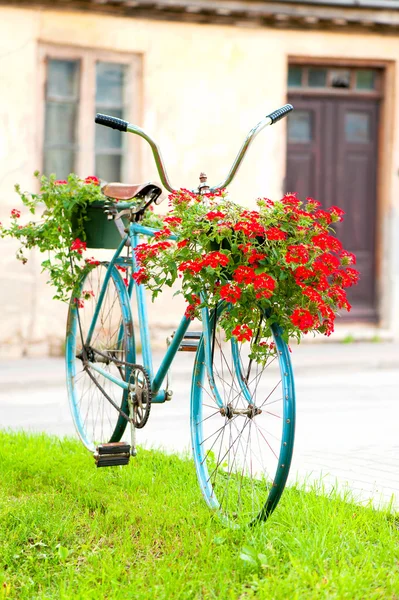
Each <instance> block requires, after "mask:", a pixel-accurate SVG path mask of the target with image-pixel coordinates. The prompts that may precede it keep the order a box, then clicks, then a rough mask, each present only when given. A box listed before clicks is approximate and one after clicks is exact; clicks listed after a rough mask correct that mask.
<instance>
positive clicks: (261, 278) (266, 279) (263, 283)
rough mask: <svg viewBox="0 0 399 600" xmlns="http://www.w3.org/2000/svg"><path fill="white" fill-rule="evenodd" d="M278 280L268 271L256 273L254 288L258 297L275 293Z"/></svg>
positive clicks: (267, 296) (266, 296)
mask: <svg viewBox="0 0 399 600" xmlns="http://www.w3.org/2000/svg"><path fill="white" fill-rule="evenodd" d="M275 287H276V282H275V280H274V279H273V277H270V275H267V274H266V273H261V275H256V277H255V279H254V290H255V292H256V294H255V297H256V298H270V297H271V296H272V295H273V292H274V288H275Z"/></svg>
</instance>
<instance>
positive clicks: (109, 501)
mask: <svg viewBox="0 0 399 600" xmlns="http://www.w3.org/2000/svg"><path fill="white" fill-rule="evenodd" d="M0 482H1V483H0V548H1V553H0V598H15V599H18V600H24V599H29V600H33V599H39V598H40V599H44V598H46V599H50V598H51V599H57V600H63V599H66V598H68V599H73V600H80V599H82V600H83V599H84V600H102V599H108V600H122V599H123V600H126V599H135V600H136V599H145V600H148V599H152V598H154V599H157V600H163V599H168V600H170V599H182V600H190V599H201V600H202V599H204V600H205V599H211V598H212V599H213V598H214V599H218V600H219V599H221V600H224V599H232V600H237V599H247V598H259V599H263V598H264V599H267V600H272V599H275V598H277V599H280V598H281V599H284V600H285V599H288V598H289V599H299V600H303V599H308V598H309V599H312V600H316V599H318V598H326V599H327V598H328V599H332V598H334V599H335V598H336V599H339V600H344V599H350V600H353V599H359V600H360V599H361V600H365V599H377V598H380V599H383V600H387V599H392V600H393V599H398V598H399V515H395V514H394V513H393V512H392V511H389V510H386V511H377V510H374V509H373V508H372V507H361V506H358V505H356V504H355V503H354V502H352V501H350V499H349V498H348V497H347V498H345V500H344V499H342V498H341V497H339V495H338V494H337V493H332V494H331V493H330V494H329V495H323V494H321V493H320V490H317V489H313V490H310V491H306V492H305V491H304V490H302V489H300V488H295V487H294V488H289V489H287V490H286V491H285V492H284V494H283V497H282V500H281V501H280V504H279V506H278V507H277V509H276V511H275V513H274V514H273V515H272V517H271V518H270V519H269V520H268V521H267V522H266V523H264V524H262V525H260V526H258V527H256V528H252V529H247V530H242V531H241V530H240V531H234V530H229V529H226V528H225V527H224V526H223V525H222V524H221V523H219V522H218V521H217V520H216V519H214V518H212V517H211V514H210V512H209V510H208V508H207V507H206V505H205V503H204V501H203V500H202V497H201V494H200V491H199V488H198V485H197V482H196V477H195V471H194V466H193V463H192V461H191V460H189V459H182V458H179V457H177V456H170V455H166V454H163V453H161V452H155V451H145V450H142V451H140V452H139V454H138V456H137V458H135V459H132V460H131V464H130V465H129V466H127V467H114V468H105V469H96V468H95V466H94V461H93V458H92V457H91V456H90V455H89V454H88V453H87V452H86V451H85V449H84V448H83V447H82V446H81V445H80V444H79V443H78V442H76V441H74V440H71V439H63V440H60V439H58V438H52V437H47V436H41V435H32V436H30V435H26V434H23V433H20V434H11V433H4V432H0Z"/></svg>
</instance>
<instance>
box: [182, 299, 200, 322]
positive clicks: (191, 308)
mask: <svg viewBox="0 0 399 600" xmlns="http://www.w3.org/2000/svg"><path fill="white" fill-rule="evenodd" d="M199 304H201V300H200V298H199V296H197V295H195V294H193V295H192V296H191V304H189V305H188V306H187V308H186V310H185V312H184V316H186V317H187V319H194V317H195V309H196V308H197V306H198V305H199Z"/></svg>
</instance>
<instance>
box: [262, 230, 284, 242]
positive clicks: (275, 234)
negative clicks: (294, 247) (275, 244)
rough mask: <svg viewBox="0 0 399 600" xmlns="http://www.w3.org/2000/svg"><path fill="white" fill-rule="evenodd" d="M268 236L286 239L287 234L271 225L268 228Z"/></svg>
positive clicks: (269, 238) (269, 237)
mask: <svg viewBox="0 0 399 600" xmlns="http://www.w3.org/2000/svg"><path fill="white" fill-rule="evenodd" d="M266 237H267V239H268V240H285V239H287V234H286V233H285V231H282V230H281V229H279V228H278V227H269V229H266Z"/></svg>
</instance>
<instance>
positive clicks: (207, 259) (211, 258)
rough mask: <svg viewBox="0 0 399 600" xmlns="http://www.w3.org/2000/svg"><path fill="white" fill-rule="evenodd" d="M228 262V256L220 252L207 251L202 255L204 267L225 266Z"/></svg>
mask: <svg viewBox="0 0 399 600" xmlns="http://www.w3.org/2000/svg"><path fill="white" fill-rule="evenodd" d="M228 264H229V257H228V256H226V255H225V254H223V253H222V252H209V254H205V255H204V256H203V265H204V267H212V269H216V268H217V267H226V266H227V265H228Z"/></svg>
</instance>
